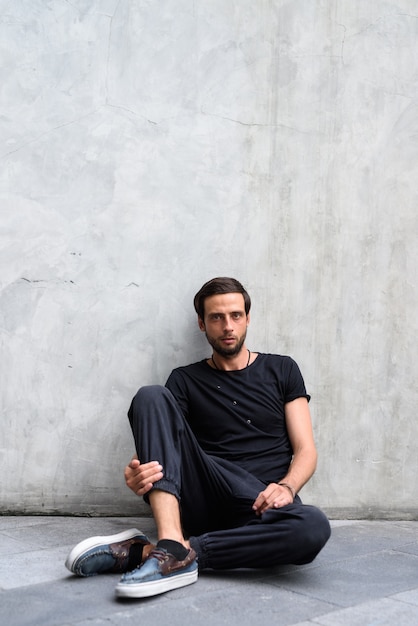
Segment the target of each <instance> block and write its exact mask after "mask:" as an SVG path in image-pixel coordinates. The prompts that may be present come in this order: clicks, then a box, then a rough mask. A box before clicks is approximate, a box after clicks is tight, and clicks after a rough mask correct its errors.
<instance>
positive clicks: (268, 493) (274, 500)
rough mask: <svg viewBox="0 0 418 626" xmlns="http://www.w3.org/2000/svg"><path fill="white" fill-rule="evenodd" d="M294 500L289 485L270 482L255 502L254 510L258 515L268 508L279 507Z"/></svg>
mask: <svg viewBox="0 0 418 626" xmlns="http://www.w3.org/2000/svg"><path fill="white" fill-rule="evenodd" d="M292 502H293V498H292V494H291V493H290V490H289V489H288V488H287V487H283V486H281V485H278V484H277V483H270V484H269V485H267V487H266V488H265V489H264V491H261V492H260V493H259V494H258V496H257V498H256V500H255V502H254V504H253V511H255V512H256V514H257V515H262V514H263V513H264V512H265V511H267V509H279V508H280V507H282V506H286V505H287V504H292Z"/></svg>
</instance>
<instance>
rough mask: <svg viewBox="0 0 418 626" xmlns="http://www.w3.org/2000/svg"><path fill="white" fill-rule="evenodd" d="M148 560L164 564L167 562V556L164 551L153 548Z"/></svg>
mask: <svg viewBox="0 0 418 626" xmlns="http://www.w3.org/2000/svg"><path fill="white" fill-rule="evenodd" d="M148 558H149V559H153V558H154V559H157V560H158V561H159V562H160V563H164V561H167V560H168V558H169V556H168V552H167V551H166V550H162V549H161V548H154V549H153V550H151V552H150V553H149V555H148Z"/></svg>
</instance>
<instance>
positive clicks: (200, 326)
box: [197, 316, 206, 333]
mask: <svg viewBox="0 0 418 626" xmlns="http://www.w3.org/2000/svg"><path fill="white" fill-rule="evenodd" d="M197 323H198V324H199V328H200V330H201V331H202V333H204V332H205V330H206V327H205V322H204V321H203V320H202V318H201V317H200V316H199V317H198V318H197Z"/></svg>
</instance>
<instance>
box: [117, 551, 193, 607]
mask: <svg viewBox="0 0 418 626" xmlns="http://www.w3.org/2000/svg"><path fill="white" fill-rule="evenodd" d="M196 581H197V559H196V552H195V551H194V550H193V549H192V548H191V549H190V550H189V552H188V554H187V556H186V558H185V559H184V560H183V561H178V560H177V559H176V558H175V556H173V555H172V554H170V553H169V552H167V550H164V549H163V548H154V549H153V550H152V551H151V552H150V554H149V556H148V558H147V560H146V561H145V562H144V563H143V565H141V566H140V567H138V568H137V569H135V570H134V571H133V572H128V573H127V574H124V575H123V576H122V578H121V580H120V582H119V583H118V584H117V585H116V595H117V596H119V597H120V598H148V597H149V596H156V595H158V594H159V593H165V592H166V591H171V590H172V589H178V588H179V587H185V586H186V585H191V584H192V583H195V582H196Z"/></svg>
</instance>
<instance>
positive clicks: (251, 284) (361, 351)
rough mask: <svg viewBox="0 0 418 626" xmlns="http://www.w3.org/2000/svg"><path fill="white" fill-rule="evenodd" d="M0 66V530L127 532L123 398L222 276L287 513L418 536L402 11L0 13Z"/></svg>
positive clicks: (415, 165)
mask: <svg viewBox="0 0 418 626" xmlns="http://www.w3.org/2000/svg"><path fill="white" fill-rule="evenodd" d="M0 56H1V60H2V62H1V67H0V85H1V116H0V159H1V167H0V211H1V220H0V229H1V231H0V353H1V359H0V378H1V381H2V385H1V397H0V414H1V419H0V464H1V465H0V468H1V476H2V480H1V481H0V502H1V511H2V512H3V513H4V512H7V511H8V512H11V511H16V512H19V513H45V512H47V513H54V512H58V513H85V514H102V515H108V514H114V515H118V514H123V515H129V514H133V513H134V512H136V511H138V506H139V505H138V502H137V501H135V500H134V499H132V495H131V494H130V493H129V492H128V490H126V489H125V488H124V486H123V478H122V469H123V467H124V464H125V463H126V461H127V460H128V459H129V458H130V457H131V455H132V454H133V452H134V450H133V445H132V439H131V435H130V432H129V427H128V424H127V420H126V411H127V409H128V407H129V403H130V401H131V398H132V396H133V395H134V394H135V392H136V390H137V389H138V387H139V386H141V385H144V384H148V383H153V384H160V383H161V384H163V383H164V382H165V380H166V378H167V376H168V374H169V372H170V371H171V369H172V368H174V367H176V366H179V365H185V364H187V363H189V362H192V361H195V360H198V359H201V358H204V357H207V356H209V355H210V349H209V346H207V344H206V342H205V338H204V336H203V335H202V333H201V332H200V331H199V330H198V328H197V324H196V318H195V315H194V311H193V307H192V298H193V295H194V294H195V293H196V291H197V290H198V289H199V288H200V286H201V285H202V284H203V283H204V282H205V281H206V280H208V279H209V278H211V277H213V276H219V275H232V276H236V277H237V278H238V279H240V280H241V281H242V282H243V284H244V285H245V286H246V287H247V288H248V290H249V292H250V294H251V296H252V298H253V309H252V321H251V325H250V329H249V334H248V345H249V347H250V348H251V349H252V350H253V351H261V352H273V353H281V354H289V355H290V356H292V357H294V358H295V360H296V361H297V362H298V364H299V365H300V367H301V370H302V373H303V375H304V377H305V382H306V385H307V388H308V390H309V393H311V395H312V403H311V408H312V413H313V421H314V430H315V437H316V440H317V443H318V449H319V454H320V462H319V466H318V471H317V474H316V476H315V478H314V479H313V480H312V481H311V483H310V484H309V485H308V486H307V488H306V490H305V493H306V497H305V496H304V497H305V500H306V499H309V500H310V501H312V502H314V503H315V504H317V505H318V506H320V507H321V508H324V509H329V507H333V508H334V509H335V511H336V514H337V515H338V514H339V513H338V511H340V512H346V511H350V514H351V515H355V516H356V515H359V514H361V515H362V516H370V515H374V516H376V515H377V516H382V515H384V516H393V515H395V516H397V517H404V519H408V518H411V517H416V518H417V519H418V509H417V502H418V483H417V481H416V475H417V472H418V454H417V451H416V444H415V442H416V441H417V440H418V421H417V420H416V407H417V405H418V388H417V380H418V360H417V359H416V352H417V349H416V338H417V336H418V315H417V310H418V290H417V271H416V268H417V265H418V245H417V233H418V211H417V206H418V189H417V180H418V142H417V140H416V138H417V133H418V115H417V113H418V104H417V103H418V11H417V2H416V0H367V1H365V0H345V1H344V0H274V1H272V2H267V1H264V0H256V1H255V0H210V1H207V2H196V1H195V0H176V1H175V2H173V0H158V2H138V0H123V1H121V0H71V1H65V0H49V1H48V2H45V0H18V1H12V0H0ZM388 503H389V505H388ZM143 512H144V513H145V509H143Z"/></svg>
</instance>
